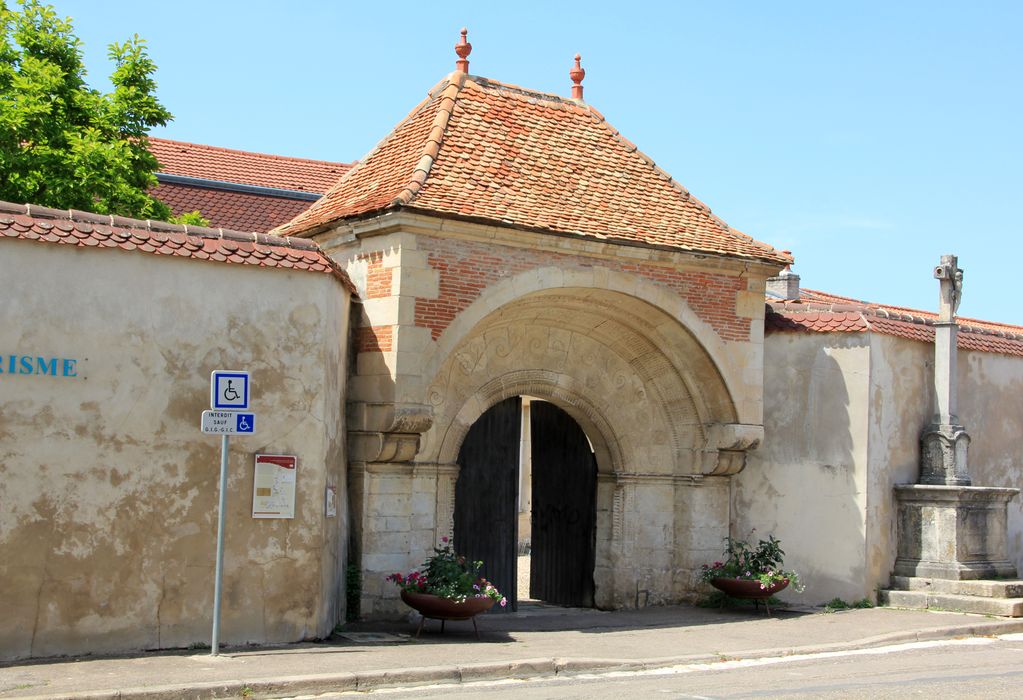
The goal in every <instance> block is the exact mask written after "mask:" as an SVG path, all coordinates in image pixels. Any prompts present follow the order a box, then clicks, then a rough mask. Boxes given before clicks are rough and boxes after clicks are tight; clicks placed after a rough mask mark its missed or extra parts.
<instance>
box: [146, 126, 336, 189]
mask: <svg viewBox="0 0 1023 700" xmlns="http://www.w3.org/2000/svg"><path fill="white" fill-rule="evenodd" d="M149 150H150V151H151V152H152V154H153V155H154V156H156V159H157V160H158V161H159V162H160V170H159V172H161V173H166V174H169V175H181V176H184V177H195V178H201V179H204V180H219V181H221V182H234V183H239V184H245V185H255V186H257V187H272V188H275V189H284V190H295V191H300V192H313V193H316V194H322V193H324V192H326V191H327V190H328V189H330V187H331V186H332V185H333V184H334V183H336V182H337V181H338V180H339V179H340V178H341V176H342V175H344V174H345V173H346V172H348V170H349V169H351V167H352V164H351V163H334V162H331V161H327V160H311V159H308V158H289V157H286V156H274V155H269V154H266V153H252V152H250V151H236V150H233V149H230V148H219V147H217V146H205V145H203V144H198V143H186V142H184V141H171V140H169V139H157V138H152V137H150V139H149Z"/></svg>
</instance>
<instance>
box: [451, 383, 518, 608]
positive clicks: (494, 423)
mask: <svg viewBox="0 0 1023 700" xmlns="http://www.w3.org/2000/svg"><path fill="white" fill-rule="evenodd" d="M521 422H522V400H521V399H520V398H519V397H517V396H516V397H513V398H510V399H506V400H504V401H502V402H501V403H499V404H496V405H494V406H492V407H491V408H490V409H488V410H487V411H486V412H485V413H484V414H483V415H482V416H480V417H479V419H478V420H477V421H476V422H475V423H473V425H472V427H471V428H469V433H468V434H467V435H466V436H465V441H464V442H463V443H462V448H461V450H460V451H459V453H458V466H459V472H458V481H457V482H456V484H455V549H456V551H457V552H458V553H459V554H464V555H465V556H466V558H468V559H472V560H482V561H483V569H482V573H483V576H484V577H486V578H487V580H489V581H490V582H491V583H493V584H494V585H495V586H497V590H499V591H501V593H503V594H504V596H505V597H506V598H507V599H508V606H507V607H505V608H501V607H499V606H496V605H495V606H494V607H493V608H491V610H492V611H495V612H500V611H511V610H516V609H517V608H518V602H517V600H516V595H515V585H516V580H515V579H516V573H517V566H516V564H517V560H516V554H517V541H518V520H517V514H516V512H515V511H516V507H515V502H516V495H517V493H518V480H519V439H520V426H521Z"/></svg>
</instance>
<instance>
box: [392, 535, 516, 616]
mask: <svg viewBox="0 0 1023 700" xmlns="http://www.w3.org/2000/svg"><path fill="white" fill-rule="evenodd" d="M441 543H442V546H441V547H434V549H433V556H432V557H430V558H429V559H427V560H426V562H425V563H424V564H423V566H421V567H420V568H419V569H418V570H416V571H411V572H409V573H407V574H401V573H393V574H391V575H390V576H388V577H387V580H388V581H391V582H393V583H394V584H395V585H396V586H398V588H400V589H402V590H403V591H408V592H409V593H429V594H430V595H435V596H438V597H440V598H447V599H449V600H455V601H464V600H467V599H468V598H493V599H494V600H495V601H497V602H498V603H499V604H500V605H501V607H504V606H505V605H507V604H508V599H507V598H505V597H504V596H503V595H501V593H500V592H499V591H498V590H497V588H495V587H494V584H492V583H490V581H487V580H486V579H485V578H483V577H482V576H480V569H481V568H482V567H483V562H481V561H468V560H466V558H465V557H463V556H461V555H459V554H456V553H455V550H454V545H453V543H452V542H451V541H450V540H449V539H448V538H447V537H442V538H441Z"/></svg>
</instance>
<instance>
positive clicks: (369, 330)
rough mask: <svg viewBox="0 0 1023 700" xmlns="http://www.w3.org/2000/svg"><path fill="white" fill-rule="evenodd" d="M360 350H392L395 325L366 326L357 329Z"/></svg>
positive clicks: (356, 341)
mask: <svg viewBox="0 0 1023 700" xmlns="http://www.w3.org/2000/svg"><path fill="white" fill-rule="evenodd" d="M355 343H356V347H357V348H358V351H359V352H390V350H391V348H392V347H393V343H394V326H364V327H362V328H360V329H359V330H358V331H356V337H355Z"/></svg>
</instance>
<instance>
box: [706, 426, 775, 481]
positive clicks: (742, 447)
mask: <svg viewBox="0 0 1023 700" xmlns="http://www.w3.org/2000/svg"><path fill="white" fill-rule="evenodd" d="M703 429H704V433H705V434H706V435H707V447H708V448H709V452H710V454H711V455H715V451H716V455H715V456H716V458H711V459H707V460H704V474H707V475H712V476H731V475H733V474H738V473H739V472H741V471H742V470H743V469H744V468H745V467H746V452H747V451H749V450H755V449H757V447H759V446H760V442H761V441H762V440H763V439H764V426H762V425H752V424H749V423H712V424H709V425H704V426H703Z"/></svg>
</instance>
